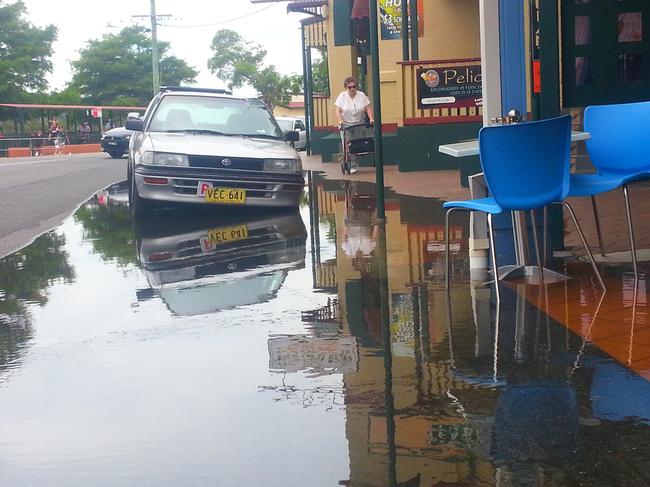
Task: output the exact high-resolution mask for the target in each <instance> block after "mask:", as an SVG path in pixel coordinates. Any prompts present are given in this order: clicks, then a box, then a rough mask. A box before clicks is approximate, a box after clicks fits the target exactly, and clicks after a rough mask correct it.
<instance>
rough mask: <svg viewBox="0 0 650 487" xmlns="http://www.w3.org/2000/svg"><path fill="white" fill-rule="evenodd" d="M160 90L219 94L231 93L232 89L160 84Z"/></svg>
mask: <svg viewBox="0 0 650 487" xmlns="http://www.w3.org/2000/svg"><path fill="white" fill-rule="evenodd" d="M160 91H188V92H194V93H217V94H219V95H232V91H230V90H226V89H225V88H197V87H195V86H161V87H160Z"/></svg>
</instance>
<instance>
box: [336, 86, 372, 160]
mask: <svg viewBox="0 0 650 487" xmlns="http://www.w3.org/2000/svg"><path fill="white" fill-rule="evenodd" d="M343 86H344V87H345V91H342V92H341V93H340V94H339V96H338V97H337V98H336V101H335V102H334V106H335V107H336V117H337V118H338V122H339V130H340V132H341V147H343V144H344V143H345V140H344V138H343V130H341V128H344V127H348V126H350V125H356V124H359V123H363V122H364V121H365V116H366V115H368V119H369V120H370V123H371V124H372V123H374V116H373V113H372V105H371V103H370V100H369V99H368V97H367V96H366V94H365V93H364V92H363V91H360V90H357V80H356V79H354V78H353V77H352V76H348V77H347V78H345V81H344V82H343ZM355 169H356V168H355ZM354 172H356V170H354Z"/></svg>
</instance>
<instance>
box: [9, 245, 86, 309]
mask: <svg viewBox="0 0 650 487" xmlns="http://www.w3.org/2000/svg"><path fill="white" fill-rule="evenodd" d="M64 245H65V238H64V237H62V236H60V235H57V234H56V233H54V232H49V233H46V234H44V235H41V236H40V237H38V238H37V239H36V240H34V242H33V243H32V244H30V245H29V246H27V247H25V248H24V249H22V250H19V251H18V252H15V253H13V254H11V255H9V256H7V257H4V258H3V259H0V291H2V293H1V295H3V296H4V299H0V314H14V313H16V314H20V313H22V312H24V308H25V304H24V303H25V302H32V303H38V304H41V305H42V304H45V303H47V295H46V292H45V291H46V290H47V287H48V286H49V285H50V283H51V282H52V281H53V280H55V279H61V278H62V279H64V280H65V281H66V282H70V281H72V280H73V279H74V270H73V268H72V267H71V266H70V264H69V263H68V254H67V253H66V252H65V250H64Z"/></svg>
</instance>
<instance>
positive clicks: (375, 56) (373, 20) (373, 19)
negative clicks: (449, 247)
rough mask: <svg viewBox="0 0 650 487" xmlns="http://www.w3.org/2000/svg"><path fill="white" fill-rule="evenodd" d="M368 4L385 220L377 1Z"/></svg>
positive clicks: (379, 200)
mask: <svg viewBox="0 0 650 487" xmlns="http://www.w3.org/2000/svg"><path fill="white" fill-rule="evenodd" d="M369 5H370V57H371V59H372V106H373V111H374V115H375V141H374V142H375V180H376V185H377V219H378V220H381V221H385V220H386V208H385V202H384V151H383V147H382V140H381V86H380V84H379V34H378V32H377V2H374V1H373V2H369Z"/></svg>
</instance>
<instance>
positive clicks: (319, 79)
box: [311, 52, 330, 96]
mask: <svg viewBox="0 0 650 487" xmlns="http://www.w3.org/2000/svg"><path fill="white" fill-rule="evenodd" d="M322 56H323V57H321V58H320V59H315V60H314V61H313V62H312V63H311V66H312V67H311V69H312V83H311V85H312V86H311V89H312V91H313V92H314V93H319V94H321V95H327V96H329V94H330V81H329V71H328V70H327V53H326V52H324V53H323V55H322Z"/></svg>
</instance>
